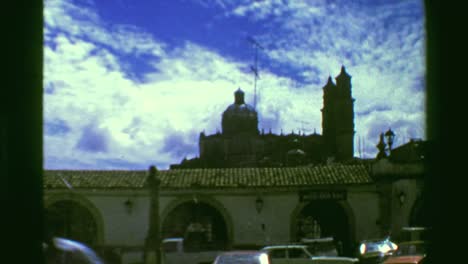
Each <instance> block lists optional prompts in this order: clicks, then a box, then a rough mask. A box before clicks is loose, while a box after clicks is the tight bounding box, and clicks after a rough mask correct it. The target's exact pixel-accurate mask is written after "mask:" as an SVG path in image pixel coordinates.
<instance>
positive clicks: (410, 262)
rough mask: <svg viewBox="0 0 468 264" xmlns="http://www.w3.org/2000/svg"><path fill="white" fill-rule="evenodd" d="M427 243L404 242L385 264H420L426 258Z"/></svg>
mask: <svg viewBox="0 0 468 264" xmlns="http://www.w3.org/2000/svg"><path fill="white" fill-rule="evenodd" d="M426 253H427V243H426V242H424V241H411V242H402V243H400V244H399V245H398V249H397V250H396V251H395V253H393V255H392V256H391V257H389V258H387V259H386V260H385V262H384V264H401V263H405V264H420V263H422V261H423V260H424V258H425V257H426Z"/></svg>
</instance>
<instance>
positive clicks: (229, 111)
mask: <svg viewBox="0 0 468 264" xmlns="http://www.w3.org/2000/svg"><path fill="white" fill-rule="evenodd" d="M234 98H235V100H234V103H233V104H231V105H230V106H228V107H227V108H226V110H225V111H224V113H223V118H222V127H223V134H225V135H236V134H258V127H257V126H258V116H257V112H256V111H255V109H254V108H253V107H252V106H251V105H248V104H246V103H245V101H244V92H243V91H242V90H241V89H240V88H239V89H237V91H236V92H234Z"/></svg>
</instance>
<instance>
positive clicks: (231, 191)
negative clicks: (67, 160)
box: [44, 159, 425, 263]
mask: <svg viewBox="0 0 468 264" xmlns="http://www.w3.org/2000/svg"><path fill="white" fill-rule="evenodd" d="M424 174H425V172H424V167H423V165H422V163H421V162H418V163H415V162H413V163H408V164H400V163H395V162H392V161H390V160H387V159H382V160H379V161H372V162H371V163H368V164H355V165H343V164H334V165H318V166H311V167H294V168H293V167H287V168H218V169H216V168H215V169H183V170H165V171H159V173H158V177H159V179H161V187H160V197H159V203H160V206H159V208H160V209H159V210H160V211H159V214H160V219H161V222H160V223H159V225H160V227H161V233H162V238H167V237H186V236H187V230H188V229H189V226H190V225H191V224H194V223H198V224H200V225H201V226H203V228H205V230H206V231H207V236H206V239H207V240H206V241H205V242H206V243H205V244H206V245H208V246H210V245H211V247H213V248H217V249H232V248H259V247H261V246H264V245H271V244H280V243H291V242H298V241H299V240H300V239H301V238H303V237H308V235H309V234H308V233H307V228H306V227H307V226H306V225H304V223H305V220H306V219H308V218H312V219H314V220H316V221H317V222H318V224H319V226H320V230H321V234H320V235H319V236H320V237H328V236H332V237H334V239H335V240H336V241H341V242H342V243H343V245H344V249H345V251H344V253H345V254H346V255H352V254H354V253H355V251H354V250H355V247H356V245H357V243H358V242H359V241H361V240H364V239H372V238H379V237H383V236H384V235H385V234H387V233H388V232H391V233H392V235H394V236H398V233H399V230H400V229H401V227H403V226H409V225H419V224H423V222H424V217H423V215H422V213H421V202H422V192H421V190H422V188H423V185H424ZM146 178H147V172H146V171H45V177H44V188H45V198H44V201H45V207H46V210H47V212H48V215H49V216H48V217H46V219H49V220H48V221H49V222H50V223H49V224H57V225H60V226H62V227H63V228H59V229H57V230H60V231H59V232H62V233H59V234H61V235H64V236H68V237H71V238H75V239H78V240H80V241H84V242H86V243H88V244H91V245H93V246H96V247H98V248H99V247H101V248H103V247H104V248H112V249H115V250H117V252H118V253H119V255H120V256H121V258H122V261H123V262H124V263H132V262H138V261H141V258H142V252H143V246H144V241H145V238H146V236H147V232H148V230H149V226H150V224H151V223H149V219H150V218H149V208H150V190H149V189H148V186H147V184H146ZM70 187H71V188H70ZM402 195H403V196H404V198H402V197H403V196H402ZM51 216H56V218H57V219H59V220H58V221H51V220H50V219H52V218H53V217H51ZM153 224H158V223H153ZM74 226H75V228H73V227H74Z"/></svg>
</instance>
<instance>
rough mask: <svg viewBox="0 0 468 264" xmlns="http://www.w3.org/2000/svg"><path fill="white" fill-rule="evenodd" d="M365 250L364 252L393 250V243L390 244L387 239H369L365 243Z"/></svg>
mask: <svg viewBox="0 0 468 264" xmlns="http://www.w3.org/2000/svg"><path fill="white" fill-rule="evenodd" d="M365 245H366V250H365V252H366V253H367V252H388V251H391V250H395V248H394V246H395V245H394V244H392V242H391V241H389V240H381V241H369V242H366V243H365Z"/></svg>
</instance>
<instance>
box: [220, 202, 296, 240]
mask: <svg viewBox="0 0 468 264" xmlns="http://www.w3.org/2000/svg"><path fill="white" fill-rule="evenodd" d="M257 197H258V196H257V195H256V194H252V195H242V196H241V195H224V196H218V197H217V199H218V200H219V201H220V202H221V203H223V205H224V206H225V207H226V209H227V211H228V212H229V214H230V215H231V217H232V222H233V226H234V232H233V233H234V237H233V244H234V245H236V244H238V245H242V244H249V245H252V244H255V245H267V244H271V243H285V242H288V241H289V238H290V234H289V229H290V228H289V225H290V223H289V221H290V215H291V213H292V210H293V209H294V208H295V205H296V203H297V199H298V198H297V194H293V193H285V194H273V195H271V194H268V195H261V196H260V197H261V198H262V199H263V202H264V206H263V209H262V211H261V212H260V213H258V212H257V211H256V208H255V200H256V199H257Z"/></svg>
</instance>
